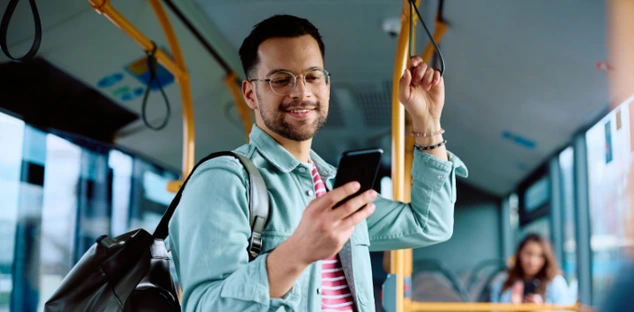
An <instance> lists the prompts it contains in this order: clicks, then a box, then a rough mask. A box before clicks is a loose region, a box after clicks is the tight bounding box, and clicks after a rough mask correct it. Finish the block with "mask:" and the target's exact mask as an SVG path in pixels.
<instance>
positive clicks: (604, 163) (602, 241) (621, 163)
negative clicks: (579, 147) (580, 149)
mask: <svg viewBox="0 0 634 312" xmlns="http://www.w3.org/2000/svg"><path fill="white" fill-rule="evenodd" d="M628 104H629V103H628ZM630 109H631V107H629V105H627V104H625V105H620V106H618V107H617V108H616V109H614V110H613V111H612V112H610V113H609V114H608V115H607V116H605V117H604V118H603V119H602V120H600V121H599V122H598V123H597V124H596V125H595V126H593V127H592V128H590V130H588V132H587V133H586V145H587V159H588V163H587V168H588V183H589V184H588V197H589V209H590V233H591V235H590V248H591V251H592V302H593V303H594V304H600V303H601V302H602V300H603V298H604V295H605V293H606V291H607V290H608V289H609V288H610V286H611V285H612V283H613V282H614V280H615V278H616V277H617V276H618V274H620V273H621V267H622V265H623V264H624V262H625V261H627V259H628V257H627V255H626V254H625V248H626V247H628V246H631V242H630V241H629V240H628V233H627V230H626V224H625V221H626V220H630V218H631V212H630V210H629V209H630V207H629V203H628V202H627V191H626V190H627V187H628V172H629V169H630V166H631V159H632V154H631V153H632V146H631V140H630V119H629V117H630V112H629V111H630ZM630 182H631V181H630Z"/></svg>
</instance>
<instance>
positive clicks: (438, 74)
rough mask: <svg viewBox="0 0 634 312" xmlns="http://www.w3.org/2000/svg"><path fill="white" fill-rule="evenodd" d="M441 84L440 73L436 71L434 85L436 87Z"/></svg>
mask: <svg viewBox="0 0 634 312" xmlns="http://www.w3.org/2000/svg"><path fill="white" fill-rule="evenodd" d="M439 82H440V71H439V70H434V80H433V81H432V84H433V85H434V86H435V85H437V84H438V83H439Z"/></svg>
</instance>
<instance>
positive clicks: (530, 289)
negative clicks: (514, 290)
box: [524, 279, 539, 297]
mask: <svg viewBox="0 0 634 312" xmlns="http://www.w3.org/2000/svg"><path fill="white" fill-rule="evenodd" d="M537 286H539V280H538V279H534V280H530V281H524V297H526V296H527V295H529V294H535V293H536V292H537Z"/></svg>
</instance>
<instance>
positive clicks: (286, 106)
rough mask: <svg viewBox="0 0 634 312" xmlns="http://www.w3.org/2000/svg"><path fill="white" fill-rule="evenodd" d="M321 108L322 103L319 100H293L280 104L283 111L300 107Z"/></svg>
mask: <svg viewBox="0 0 634 312" xmlns="http://www.w3.org/2000/svg"><path fill="white" fill-rule="evenodd" d="M320 108H321V104H320V103H319V102H309V101H303V102H302V101H293V102H291V103H287V104H282V105H281V106H280V110H281V111H289V110H299V109H314V110H319V109H320Z"/></svg>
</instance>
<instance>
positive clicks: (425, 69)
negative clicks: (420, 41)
mask: <svg viewBox="0 0 634 312" xmlns="http://www.w3.org/2000/svg"><path fill="white" fill-rule="evenodd" d="M409 71H410V72H411V73H412V78H411V80H410V84H411V85H412V86H421V87H423V89H425V90H427V91H429V89H431V87H433V86H435V85H437V84H438V83H439V82H440V78H441V77H440V71H437V70H436V69H434V68H432V67H430V66H428V65H427V64H426V63H425V62H424V61H423V59H422V58H421V57H420V56H414V57H412V59H411V61H410V69H409ZM402 82H403V81H402Z"/></svg>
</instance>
